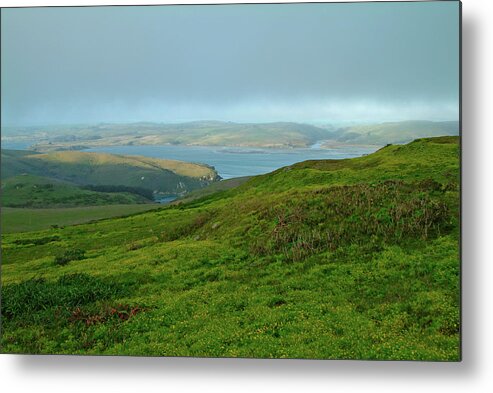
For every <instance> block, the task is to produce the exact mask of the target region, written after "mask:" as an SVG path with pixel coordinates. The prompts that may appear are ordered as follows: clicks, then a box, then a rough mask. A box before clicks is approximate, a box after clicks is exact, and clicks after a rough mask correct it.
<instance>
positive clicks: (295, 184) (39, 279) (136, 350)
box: [2, 137, 461, 361]
mask: <svg viewBox="0 0 493 393" xmlns="http://www.w3.org/2000/svg"><path fill="white" fill-rule="evenodd" d="M459 154H460V147H459V140H458V138H457V137H440V138H427V139H420V140H416V141H413V142H412V143H409V144H406V145H398V146H397V145H392V146H387V147H384V148H382V149H380V150H379V151H377V152H375V153H373V154H370V155H368V156H365V157H361V158H355V159H346V160H317V161H306V162H302V163H298V164H295V165H292V166H289V167H285V168H281V169H279V170H277V171H274V172H272V173H269V174H266V175H261V176H256V177H252V178H251V179H249V180H248V181H246V182H244V183H243V184H241V185H239V186H238V187H235V188H232V189H227V190H222V191H218V192H215V193H212V194H209V195H205V196H203V197H201V198H199V199H195V200H192V201H190V202H184V203H181V204H178V205H172V206H167V207H165V208H162V209H160V210H157V211H152V212H146V213H142V214H137V215H133V216H130V217H126V218H119V219H107V220H103V221H98V222H93V223H90V224H82V225H78V226H71V227H65V228H63V229H62V228H56V229H50V230H45V231H39V232H29V233H17V234H5V235H2V257H3V261H2V262H3V266H2V321H3V324H2V329H3V335H2V350H3V352H5V353H60V354H62V353H70V354H93V355H95V354H107V355H110V354H113V355H116V354H118V355H145V356H209V357H260V358H316V359H385V360H398V359H399V360H435V361H438V360H440V361H443V360H445V361H457V360H459V359H460V357H461V354H460V325H459V324H460V315H459V313H460V308H459V304H460V277H459V274H460V257H459V237H460V222H459V220H460V217H459V204H460V197H459V192H460V173H459V164H460V163H459Z"/></svg>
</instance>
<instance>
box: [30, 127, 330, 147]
mask: <svg viewBox="0 0 493 393" xmlns="http://www.w3.org/2000/svg"><path fill="white" fill-rule="evenodd" d="M58 132H59V133H61V131H58ZM326 135H327V131H326V130H324V129H322V128H319V127H315V126H312V125H308V124H299V123H289V122H277V123H233V122H220V121H197V122H189V123H178V124H155V123H134V124H124V125H123V124H107V125H99V126H93V127H83V128H71V127H67V128H66V129H65V130H64V131H63V134H60V135H58V136H54V137H51V138H49V139H46V138H45V140H43V138H41V140H40V142H38V143H37V144H36V145H35V146H33V147H32V148H33V150H36V151H41V152H47V151H55V150H81V149H84V148H92V147H98V146H121V145H163V144H172V145H195V146H247V147H278V148H290V147H308V146H310V145H312V144H314V143H315V142H317V141H319V140H321V139H325V136H326Z"/></svg>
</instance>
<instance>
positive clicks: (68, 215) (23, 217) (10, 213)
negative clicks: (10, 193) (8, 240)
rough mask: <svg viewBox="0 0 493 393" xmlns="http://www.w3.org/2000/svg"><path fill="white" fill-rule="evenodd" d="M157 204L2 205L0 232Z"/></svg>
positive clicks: (77, 221) (39, 227) (121, 213)
mask: <svg viewBox="0 0 493 393" xmlns="http://www.w3.org/2000/svg"><path fill="white" fill-rule="evenodd" d="M157 208H159V205H157V204H151V203H149V204H145V205H143V204H141V205H135V204H131V205H109V206H87V207H69V208H52V209H25V208H12V207H3V208H2V214H1V219H2V220H1V223H2V233H3V234H6V233H15V232H26V231H39V230H42V229H48V228H51V227H52V226H59V227H63V226H66V225H74V224H81V223H84V222H88V221H93V220H99V219H102V218H110V217H118V216H124V215H129V214H135V213H139V212H143V211H147V210H152V209H157Z"/></svg>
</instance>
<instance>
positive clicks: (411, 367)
mask: <svg viewBox="0 0 493 393" xmlns="http://www.w3.org/2000/svg"><path fill="white" fill-rule="evenodd" d="M178 1H179V0H176V1H174V2H173V1H172V0H171V1H170V0H168V3H176V2H178ZM212 1H214V2H218V3H220V2H221V1H217V0H210V1H200V0H196V1H188V2H187V1H183V0H182V1H181V3H208V2H209V3H210V2H212ZM233 1H234V0H232V1H230V2H233ZM242 2H248V0H243V1H242ZM251 2H255V1H251ZM257 2H258V1H257ZM164 3H167V2H166V1H165V0H161V1H152V0H147V1H138V0H133V1H124V0H119V1H109V0H108V1H105V2H102V1H97V0H93V1H84V0H75V1H68V0H59V1H55V0H52V1H49V0H38V1H23V0H17V1H5V0H0V5H1V6H2V7H5V6H19V5H91V4H122V5H123V4H164ZM492 9H493V1H491V0H464V1H463V96H462V99H463V213H462V214H463V361H462V362H461V363H419V362H415V363H413V362H362V361H315V360H304V361H300V360H275V361H272V360H248V359H184V358H176V359H170V358H118V357H75V356H38V357H36V356H14V355H0V389H1V390H2V391H4V392H18V391H19V392H27V391H32V392H64V393H65V392H85V393H88V392H93V391H95V392H99V391H105V392H132V393H135V392H137V393H139V392H145V393H147V392H153V391H170V392H214V393H216V392H249V393H251V392H254V393H256V392H269V393H272V392H278V391H282V392H285V393H290V392H300V391H301V392H317V391H324V392H329V391H336V392H339V391H344V392H379V393H382V392H392V393H395V392H399V393H400V392H413V393H416V392H434V393H435V392H442V391H443V392H447V393H451V392H461V393H464V392H486V391H490V392H491V391H493V376H492V375H491V374H493V365H492V364H493V358H492V355H493V347H492V342H493V338H492V337H493V324H492V315H493V305H492V301H493V293H492V292H493V291H492V288H493V282H492V279H493V274H492V273H493V269H492V266H493V260H492V259H491V256H492V255H491V245H490V243H493V236H492V234H493V229H492V223H493V217H492V204H493V200H492V199H491V190H492V185H491V184H492V181H493V173H492V170H493V166H492V157H493V151H492V147H493V138H492V136H493V128H492V126H493V125H492V122H491V116H492V115H493V96H492V94H491V91H492V90H493V84H492V75H493V61H492V56H493V34H492V30H493V13H492ZM417 28H419V26H417ZM490 363H491V364H490Z"/></svg>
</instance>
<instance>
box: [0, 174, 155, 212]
mask: <svg viewBox="0 0 493 393" xmlns="http://www.w3.org/2000/svg"><path fill="white" fill-rule="evenodd" d="M151 199H152V197H151V198H150V199H149V198H145V197H144V196H142V195H139V194H137V193H132V192H97V191H91V190H87V189H83V188H81V187H79V186H77V185H75V184H73V183H69V182H63V181H60V180H57V179H50V178H47V177H41V176H34V175H27V174H26V175H17V176H13V177H9V178H7V179H5V180H4V179H2V206H4V207H33V208H45V207H54V206H56V207H72V206H99V205H119V204H140V203H149V202H150V201H151Z"/></svg>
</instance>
